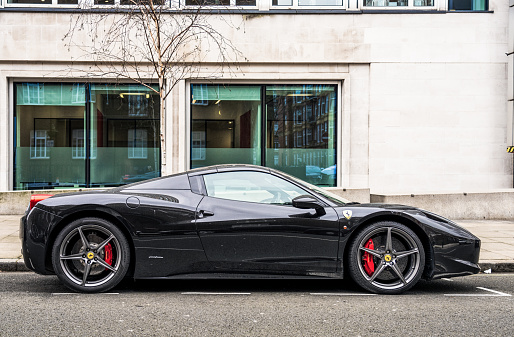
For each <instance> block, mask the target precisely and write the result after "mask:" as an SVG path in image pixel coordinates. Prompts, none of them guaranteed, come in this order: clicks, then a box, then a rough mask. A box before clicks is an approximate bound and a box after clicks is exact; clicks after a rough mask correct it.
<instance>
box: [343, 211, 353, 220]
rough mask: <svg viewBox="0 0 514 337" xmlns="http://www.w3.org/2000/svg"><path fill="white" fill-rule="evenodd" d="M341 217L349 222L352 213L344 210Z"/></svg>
mask: <svg viewBox="0 0 514 337" xmlns="http://www.w3.org/2000/svg"><path fill="white" fill-rule="evenodd" d="M343 215H344V217H345V218H346V219H348V220H350V219H351V217H352V211H350V210H347V209H346V210H344V211H343Z"/></svg>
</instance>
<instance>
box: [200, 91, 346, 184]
mask: <svg viewBox="0 0 514 337" xmlns="http://www.w3.org/2000/svg"><path fill="white" fill-rule="evenodd" d="M336 89H337V86H336V85H317V84H315V85H245V86H242V85H231V86H223V85H209V84H193V85H192V86H191V91H192V95H191V168H196V167H202V166H208V165H215V164H228V163H241V164H256V165H263V166H268V167H273V168H276V169H278V170H281V171H284V172H288V173H290V174H291V175H293V176H296V177H298V178H300V179H303V180H306V181H309V182H311V183H314V184H316V185H323V186H335V185H336V171H337V170H336V144H337V137H336V131H337V127H336V111H337V99H336V96H337V95H336ZM261 107H265V110H264V113H261Z"/></svg>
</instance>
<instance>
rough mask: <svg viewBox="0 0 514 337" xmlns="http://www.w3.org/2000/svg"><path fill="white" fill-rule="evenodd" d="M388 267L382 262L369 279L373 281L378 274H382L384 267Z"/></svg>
mask: <svg viewBox="0 0 514 337" xmlns="http://www.w3.org/2000/svg"><path fill="white" fill-rule="evenodd" d="M385 268H386V266H385V264H383V263H381V264H380V265H379V267H378V269H377V270H375V272H374V273H373V275H371V278H370V279H369V281H370V282H373V281H374V280H375V278H377V276H378V275H380V274H381V273H382V272H383V271H384V269H385Z"/></svg>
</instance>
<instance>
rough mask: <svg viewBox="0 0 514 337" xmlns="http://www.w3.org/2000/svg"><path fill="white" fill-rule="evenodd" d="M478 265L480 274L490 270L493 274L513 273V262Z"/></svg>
mask: <svg viewBox="0 0 514 337" xmlns="http://www.w3.org/2000/svg"><path fill="white" fill-rule="evenodd" d="M478 264H479V265H480V272H484V270H488V269H491V272H493V273H513V272H514V263H513V262H484V263H480V262H479V263H478Z"/></svg>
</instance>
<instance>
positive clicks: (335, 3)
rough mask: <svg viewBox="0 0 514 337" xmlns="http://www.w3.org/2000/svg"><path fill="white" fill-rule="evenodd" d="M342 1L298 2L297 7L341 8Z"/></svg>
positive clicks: (309, 0) (311, 0)
mask: <svg viewBox="0 0 514 337" xmlns="http://www.w3.org/2000/svg"><path fill="white" fill-rule="evenodd" d="M342 5H343V0H298V6H342Z"/></svg>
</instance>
